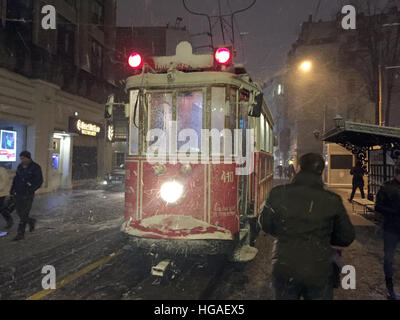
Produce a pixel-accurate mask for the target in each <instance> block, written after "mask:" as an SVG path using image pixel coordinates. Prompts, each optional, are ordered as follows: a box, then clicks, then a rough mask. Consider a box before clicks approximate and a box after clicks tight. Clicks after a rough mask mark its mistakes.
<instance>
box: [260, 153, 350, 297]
mask: <svg viewBox="0 0 400 320" xmlns="http://www.w3.org/2000/svg"><path fill="white" fill-rule="evenodd" d="M324 167H325V161H324V159H323V158H322V156H321V155H319V154H313V153H311V154H306V155H304V156H302V157H301V159H300V168H301V171H300V172H299V173H298V174H297V175H296V176H295V177H294V179H293V180H292V182H291V183H290V184H287V185H282V186H278V187H275V188H274V189H272V191H271V193H270V195H269V197H268V199H267V202H266V205H265V208H264V210H263V212H262V213H261V215H260V217H259V223H260V226H261V228H262V230H263V231H264V232H266V233H269V234H271V235H272V236H273V237H275V238H276V240H275V243H274V249H273V258H272V261H273V271H272V280H273V281H272V282H273V288H274V294H275V299H277V300H299V299H300V298H301V297H303V298H304V299H305V300H331V299H333V289H334V285H335V273H334V268H333V261H332V260H333V254H334V251H333V249H332V247H331V246H341V247H346V246H349V245H350V244H351V243H352V242H353V240H354V238H355V230H354V227H353V225H352V223H351V222H350V219H349V216H348V215H347V212H346V209H345V208H344V206H343V202H342V199H341V198H340V196H338V195H337V194H335V193H333V192H330V191H327V190H325V189H324V185H323V182H322V178H321V176H322V172H323V170H324Z"/></svg>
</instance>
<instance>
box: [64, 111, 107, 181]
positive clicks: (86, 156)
mask: <svg viewBox="0 0 400 320" xmlns="http://www.w3.org/2000/svg"><path fill="white" fill-rule="evenodd" d="M69 131H70V132H73V133H75V134H76V135H75V136H74V137H73V146H72V159H71V161H72V175H71V179H72V183H73V184H74V183H76V182H79V181H83V180H91V179H96V178H97V177H99V176H100V175H101V173H100V172H99V167H101V155H100V150H99V149H101V148H102V145H103V144H104V126H103V125H102V124H100V123H97V122H93V121H88V120H83V119H80V118H77V117H70V119H69Z"/></svg>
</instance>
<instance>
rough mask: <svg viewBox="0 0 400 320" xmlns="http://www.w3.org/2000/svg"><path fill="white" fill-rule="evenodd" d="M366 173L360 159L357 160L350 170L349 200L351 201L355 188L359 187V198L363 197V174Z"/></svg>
mask: <svg viewBox="0 0 400 320" xmlns="http://www.w3.org/2000/svg"><path fill="white" fill-rule="evenodd" d="M366 173H367V171H366V170H365V168H364V167H363V165H362V162H361V161H360V160H357V163H356V166H355V167H353V168H352V169H351V170H350V174H351V175H352V176H353V190H352V191H351V196H350V199H349V201H350V202H352V201H353V199H354V195H355V193H356V190H357V189H360V193H361V198H363V199H365V193H364V175H365V174H366Z"/></svg>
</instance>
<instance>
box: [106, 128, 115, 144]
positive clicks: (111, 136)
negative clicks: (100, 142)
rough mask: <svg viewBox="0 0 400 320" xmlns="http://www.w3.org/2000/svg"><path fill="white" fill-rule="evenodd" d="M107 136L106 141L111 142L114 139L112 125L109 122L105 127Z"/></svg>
mask: <svg viewBox="0 0 400 320" xmlns="http://www.w3.org/2000/svg"><path fill="white" fill-rule="evenodd" d="M107 138H108V141H110V142H112V141H113V139H114V126H113V125H112V124H110V125H109V126H108V129H107Z"/></svg>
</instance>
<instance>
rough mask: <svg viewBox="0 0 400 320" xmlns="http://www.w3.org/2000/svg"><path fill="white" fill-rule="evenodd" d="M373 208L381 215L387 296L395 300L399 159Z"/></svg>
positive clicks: (399, 230) (399, 215)
mask: <svg viewBox="0 0 400 320" xmlns="http://www.w3.org/2000/svg"><path fill="white" fill-rule="evenodd" d="M375 210H376V211H377V212H379V213H381V214H382V216H383V246H384V249H383V251H384V263H383V269H384V273H385V281H386V288H387V291H388V295H387V298H388V299H390V300H396V299H397V297H396V294H395V292H394V287H393V262H394V255H395V252H396V247H397V244H398V243H399V242H400V160H398V161H397V163H396V166H395V178H394V179H393V180H391V181H389V182H386V183H384V184H383V186H382V187H381V188H380V190H379V192H378V194H377V196H376V204H375Z"/></svg>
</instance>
